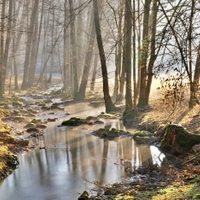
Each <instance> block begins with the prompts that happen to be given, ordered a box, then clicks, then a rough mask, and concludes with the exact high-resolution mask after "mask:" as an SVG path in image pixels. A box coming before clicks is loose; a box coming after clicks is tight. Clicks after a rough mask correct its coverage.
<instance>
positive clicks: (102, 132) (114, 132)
mask: <svg viewBox="0 0 200 200" xmlns="http://www.w3.org/2000/svg"><path fill="white" fill-rule="evenodd" d="M93 134H94V135H96V136H99V137H101V138H105V137H108V138H115V137H119V136H122V135H126V136H129V135H130V134H129V133H128V132H126V131H123V130H119V129H115V128H112V129H110V128H100V129H98V130H96V131H94V132H93Z"/></svg>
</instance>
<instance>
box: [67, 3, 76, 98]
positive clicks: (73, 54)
mask: <svg viewBox="0 0 200 200" xmlns="http://www.w3.org/2000/svg"><path fill="white" fill-rule="evenodd" d="M69 10H70V22H71V23H70V39H71V51H70V52H71V55H70V57H71V62H72V70H73V71H72V72H73V74H72V77H73V83H74V84H73V85H74V87H73V90H74V96H75V95H76V93H77V91H78V76H77V52H76V49H77V48H76V38H75V13H74V5H73V1H72V0H69Z"/></svg>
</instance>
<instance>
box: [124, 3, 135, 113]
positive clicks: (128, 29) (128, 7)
mask: <svg viewBox="0 0 200 200" xmlns="http://www.w3.org/2000/svg"><path fill="white" fill-rule="evenodd" d="M131 38H132V4H131V0H126V2H125V39H124V52H123V54H124V59H125V71H126V96H125V111H124V113H129V112H130V111H131V110H132V109H133V105H132V81H131V80H132V65H131V59H132V58H131V54H132V53H131V52H132V50H131Z"/></svg>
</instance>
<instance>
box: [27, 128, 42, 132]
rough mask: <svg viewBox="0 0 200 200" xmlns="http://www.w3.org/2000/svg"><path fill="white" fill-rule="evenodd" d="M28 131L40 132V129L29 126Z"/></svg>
mask: <svg viewBox="0 0 200 200" xmlns="http://www.w3.org/2000/svg"><path fill="white" fill-rule="evenodd" d="M26 132H27V133H32V132H36V133H38V132H39V129H37V128H34V127H33V128H28V129H27V130H26Z"/></svg>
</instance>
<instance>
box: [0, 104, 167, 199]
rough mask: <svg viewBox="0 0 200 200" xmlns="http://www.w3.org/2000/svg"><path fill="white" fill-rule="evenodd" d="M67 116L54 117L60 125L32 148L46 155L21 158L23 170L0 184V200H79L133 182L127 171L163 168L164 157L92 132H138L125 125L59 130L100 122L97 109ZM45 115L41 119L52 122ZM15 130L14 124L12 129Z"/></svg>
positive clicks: (73, 110) (80, 108)
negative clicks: (93, 119)
mask: <svg viewBox="0 0 200 200" xmlns="http://www.w3.org/2000/svg"><path fill="white" fill-rule="evenodd" d="M65 111H67V112H68V113H70V115H66V112H63V111H58V112H55V114H54V117H57V118H58V120H57V121H56V122H55V123H52V124H49V125H48V128H47V129H45V134H44V136H43V137H42V138H39V139H37V138H33V139H31V143H33V144H34V143H36V144H38V145H39V146H45V147H46V149H42V150H35V151H30V152H28V153H25V154H20V155H18V158H19V162H20V165H19V168H18V169H16V170H15V171H14V172H13V173H12V174H11V175H9V176H8V177H7V178H6V179H5V180H3V181H2V182H1V183H0V200H36V199H38V200H76V199H77V198H78V196H79V195H80V193H82V192H83V191H84V190H87V191H89V192H90V193H95V190H96V189H95V188H97V185H108V184H112V183H115V182H123V181H128V180H130V174H128V173H127V172H126V171H125V163H126V162H129V163H130V164H131V166H132V169H131V170H134V169H137V168H138V167H139V166H142V165H144V164H148V162H153V163H157V164H158V165H160V164H161V162H162V159H163V157H164V155H162V154H161V155H160V152H159V150H158V149H157V148H156V147H154V146H149V145H144V144H136V143H135V142H134V140H133V139H131V138H118V139H115V140H108V139H100V138H98V137H96V136H93V135H92V134H91V132H92V131H93V130H97V129H99V128H102V127H104V126H110V127H114V128H118V129H124V130H127V131H130V132H134V131H135V129H134V128H125V127H124V126H123V124H122V122H121V121H120V120H117V119H112V120H106V121H105V123H104V124H101V125H92V126H89V125H81V126H78V127H59V126H58V125H60V124H61V122H62V121H63V120H64V119H69V118H71V117H81V118H85V117H87V116H97V115H99V114H100V113H101V112H102V111H104V107H103V106H102V107H98V108H93V107H90V106H89V105H88V103H77V104H76V105H73V107H72V106H70V105H67V106H65ZM49 115H50V114H49V112H41V113H39V114H38V118H41V119H44V118H47V117H49ZM13 126H15V124H13Z"/></svg>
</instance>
